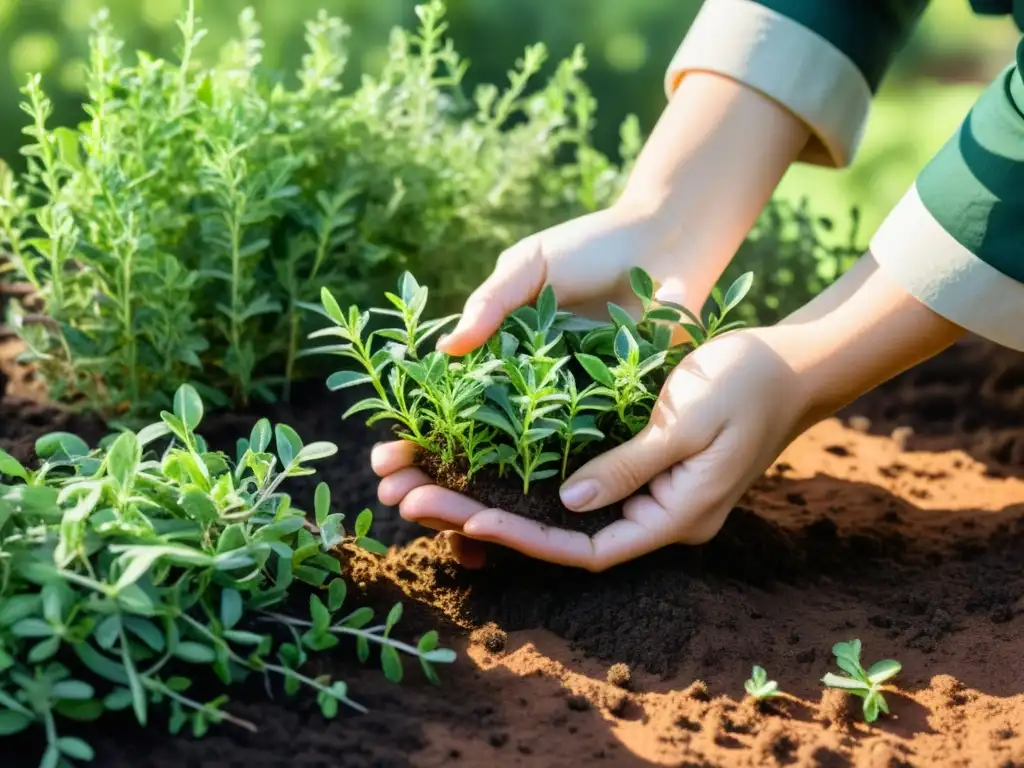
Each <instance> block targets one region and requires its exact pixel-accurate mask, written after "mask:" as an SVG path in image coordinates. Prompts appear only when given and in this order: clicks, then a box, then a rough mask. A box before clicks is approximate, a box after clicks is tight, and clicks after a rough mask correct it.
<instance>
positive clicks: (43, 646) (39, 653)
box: [28, 635, 60, 664]
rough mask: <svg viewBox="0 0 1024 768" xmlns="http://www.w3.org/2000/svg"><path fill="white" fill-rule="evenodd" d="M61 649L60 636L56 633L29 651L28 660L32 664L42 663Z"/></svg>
mask: <svg viewBox="0 0 1024 768" xmlns="http://www.w3.org/2000/svg"><path fill="white" fill-rule="evenodd" d="M59 649H60V638H59V637H57V636H56V635H55V636H53V637H48V638H47V639H45V640H43V641H41V642H39V643H36V645H35V647H34V648H33V649H32V650H31V651H29V653H28V660H29V661H30V662H31V663H32V664H40V663H42V662H44V661H46V660H47V659H51V658H53V656H54V654H56V653H57V651H58V650H59Z"/></svg>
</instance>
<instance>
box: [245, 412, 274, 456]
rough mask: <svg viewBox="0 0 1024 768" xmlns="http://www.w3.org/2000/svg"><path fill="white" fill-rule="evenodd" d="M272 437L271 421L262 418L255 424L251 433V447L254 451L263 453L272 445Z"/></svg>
mask: <svg viewBox="0 0 1024 768" xmlns="http://www.w3.org/2000/svg"><path fill="white" fill-rule="evenodd" d="M271 437H272V431H271V429H270V421H269V420H268V419H260V420H259V421H257V422H256V423H255V424H254V425H253V428H252V432H250V433H249V449H250V450H251V451H252V452H253V453H263V452H264V451H265V450H267V446H268V445H270V438H271Z"/></svg>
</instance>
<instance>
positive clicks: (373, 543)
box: [356, 536, 388, 555]
mask: <svg viewBox="0 0 1024 768" xmlns="http://www.w3.org/2000/svg"><path fill="white" fill-rule="evenodd" d="M356 546H358V547H362V548H363V549H365V550H366V551H367V552H372V553H373V554H375V555H386V554H387V553H388V547H387V545H386V544H382V543H381V542H379V541H377V540H376V539H371V538H370V537H368V536H360V537H359V538H358V539H356Z"/></svg>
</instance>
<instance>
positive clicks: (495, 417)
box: [473, 405, 519, 440]
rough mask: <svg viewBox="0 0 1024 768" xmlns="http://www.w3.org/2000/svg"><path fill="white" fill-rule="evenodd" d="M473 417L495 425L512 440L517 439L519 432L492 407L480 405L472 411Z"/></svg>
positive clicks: (492, 425)
mask: <svg viewBox="0 0 1024 768" xmlns="http://www.w3.org/2000/svg"><path fill="white" fill-rule="evenodd" d="M473 419H474V420H476V421H479V422H482V423H483V424H487V425H488V426H491V427H496V428H498V429H500V430H501V431H502V432H504V433H505V434H507V435H508V436H509V437H511V438H512V439H514V440H518V439H519V434H518V433H517V432H516V430H515V428H514V427H513V426H512V424H511V423H509V420H508V419H506V418H505V417H504V416H503V415H501V414H500V413H498V412H497V411H496V410H494V409H493V408H491V407H489V406H486V405H482V406H480V407H479V408H477V409H476V410H475V411H474V412H473Z"/></svg>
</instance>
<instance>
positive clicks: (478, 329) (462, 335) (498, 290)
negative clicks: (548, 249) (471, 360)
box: [437, 235, 547, 356]
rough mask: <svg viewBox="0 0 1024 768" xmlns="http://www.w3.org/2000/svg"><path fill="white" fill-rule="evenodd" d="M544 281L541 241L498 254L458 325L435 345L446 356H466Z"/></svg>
mask: <svg viewBox="0 0 1024 768" xmlns="http://www.w3.org/2000/svg"><path fill="white" fill-rule="evenodd" d="M546 279H547V268H546V264H545V261H544V256H543V250H542V248H541V240H540V237H539V236H537V235H533V236H531V237H528V238H526V239H525V240H521V241H520V242H518V243H517V244H516V245H514V246H512V247H511V248H509V249H508V250H507V251H505V252H504V253H502V254H501V256H500V257H499V259H498V263H497V265H496V266H495V268H494V272H492V273H491V276H490V277H488V278H487V279H486V280H485V281H484V282H483V283H482V284H481V285H480V287H479V288H477V289H476V290H475V291H473V293H472V294H471V295H470V297H469V298H468V299H467V300H466V306H465V308H464V309H463V311H462V316H461V317H460V318H459V322H458V324H457V325H456V326H455V328H454V330H452V331H451V332H450V333H449V334H447V335H446V336H444V337H443V338H442V339H441V340H440V341H438V343H437V348H438V349H440V350H441V351H442V352H445V353H447V354H449V355H456V356H459V355H465V354H468V353H469V352H472V351H473V350H474V349H476V348H477V347H479V346H481V345H483V344H484V343H485V342H486V341H487V340H488V339H489V338H490V337H491V336H493V335H494V333H495V331H497V330H498V328H500V327H501V324H502V323H503V322H504V321H505V318H506V317H508V315H509V314H511V313H512V312H514V311H515V310H517V309H519V307H522V306H524V305H525V304H529V303H530V302H531V301H533V300H534V299H535V298H537V295H538V294H539V293H540V290H541V288H543V287H544V282H545V280H546Z"/></svg>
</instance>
